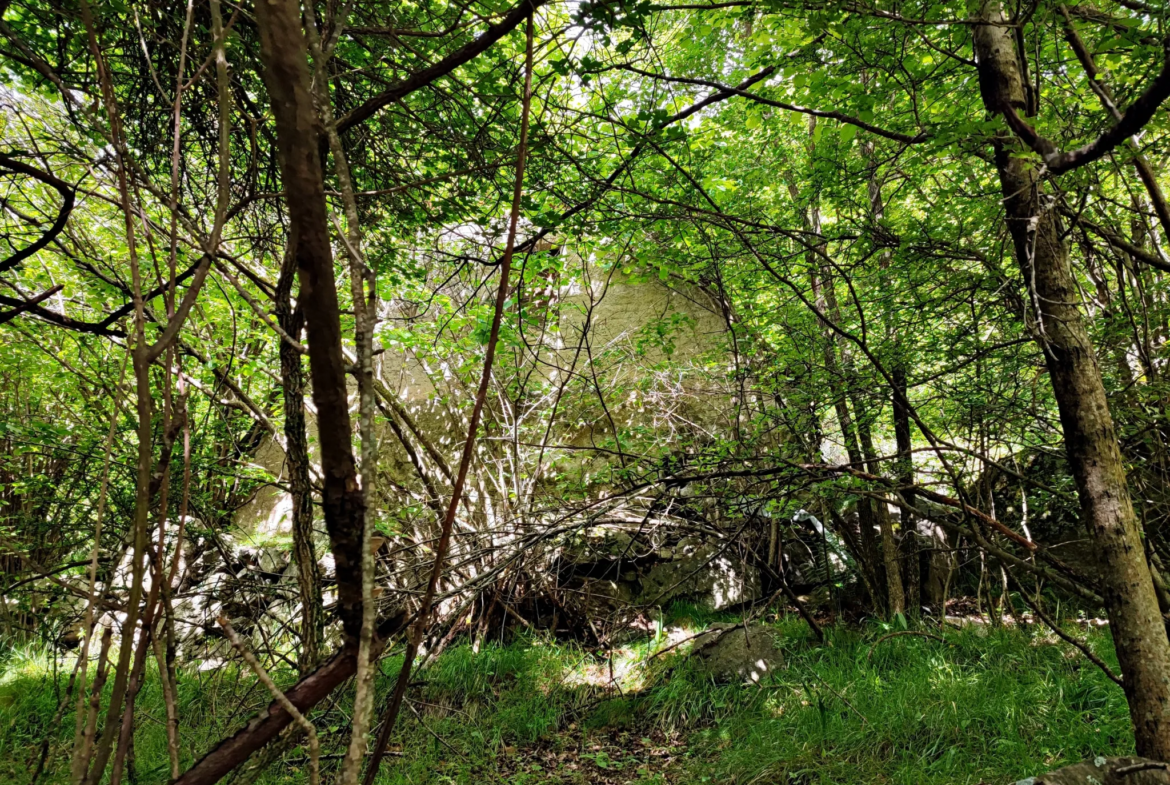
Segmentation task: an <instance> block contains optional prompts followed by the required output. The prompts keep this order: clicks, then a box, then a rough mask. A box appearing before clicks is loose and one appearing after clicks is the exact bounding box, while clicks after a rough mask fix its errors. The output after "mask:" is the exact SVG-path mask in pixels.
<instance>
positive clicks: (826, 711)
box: [0, 608, 1133, 785]
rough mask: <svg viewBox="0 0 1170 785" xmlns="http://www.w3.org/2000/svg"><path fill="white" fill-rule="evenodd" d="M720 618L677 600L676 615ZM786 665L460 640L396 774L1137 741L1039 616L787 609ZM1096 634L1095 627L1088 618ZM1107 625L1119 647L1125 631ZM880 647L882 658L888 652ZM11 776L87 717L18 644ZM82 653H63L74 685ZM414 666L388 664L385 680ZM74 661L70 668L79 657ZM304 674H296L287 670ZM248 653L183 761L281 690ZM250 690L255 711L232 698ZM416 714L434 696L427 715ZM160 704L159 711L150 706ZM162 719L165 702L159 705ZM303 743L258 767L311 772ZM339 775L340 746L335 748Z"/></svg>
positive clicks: (896, 769)
mask: <svg viewBox="0 0 1170 785" xmlns="http://www.w3.org/2000/svg"><path fill="white" fill-rule="evenodd" d="M683 620H689V622H690V623H693V624H695V625H701V624H706V623H708V622H709V621H711V620H712V619H711V618H710V617H709V616H704V615H703V614H701V613H698V612H695V611H694V609H686V608H681V609H678V608H676V609H674V610H673V611H672V612H671V613H668V614H667V617H666V622H665V624H666V625H667V626H669V625H671V624H674V623H679V622H681V621H683ZM776 628H777V630H778V631H779V632H780V633H781V635H782V636H783V641H784V648H785V656H786V660H787V662H786V667H784V668H782V669H780V670H778V671H776V672H774V673H772V674H770V675H769V677H767V678H766V679H765V681H764V682H763V684H762V685H761V686H758V687H757V686H743V685H716V684H713V683H711V682H709V681H708V680H706V679H704V678H703V677H701V676H700V675H699V674H697V673H695V672H694V671H692V670H691V669H690V668H689V667H688V665H687V663H686V661H685V658H683V657H681V656H679V657H676V656H673V655H667V656H664V657H656V658H655V657H652V656H651V655H652V654H653V652H654V651H655V648H654V647H655V645H658V646H661V645H665V644H664V643H662V642H661V641H660V642H659V643H658V644H654V643H653V641H649V640H645V641H641V642H638V643H635V644H630V645H627V646H625V647H624V648H622V649H621V650H619V651H617V652H614V654H613V666H614V669H615V672H616V673H617V674H618V675H619V679H620V684H621V690H620V691H618V690H617V689H613V688H612V687H610V686H608V685H606V684H605V681H606V680H607V679H608V673H609V665H610V659H609V656H608V654H607V653H604V652H602V653H599V654H593V653H588V652H584V651H582V650H581V649H579V648H577V647H575V646H571V645H565V644H562V643H556V642H553V641H549V640H546V639H542V638H529V639H525V640H522V641H518V642H515V643H513V644H511V645H508V646H499V645H491V644H488V645H485V646H484V647H483V648H482V649H481V650H479V651H478V652H475V651H473V650H472V649H471V647H469V646H459V647H454V648H451V649H449V650H448V651H446V652H445V653H444V654H443V655H442V656H441V657H440V658H439V659H438V660H437V661H436V662H435V663H434V664H433V665H432V666H431V667H429V668H427V669H426V670H425V671H423V672H422V673H421V674H420V675H419V677H418V678H419V679H420V680H421V681H423V682H424V684H423V685H422V686H418V687H415V688H414V689H412V691H411V693H410V694H411V697H412V698H413V700H414V703H413V707H414V708H413V710H410V709H407V710H405V711H404V715H403V721H402V722H401V725H400V728H399V731H398V732H397V733H396V734H395V738H394V740H393V749H394V751H395V752H396V753H400V754H398V755H396V756H395V757H393V758H392V759H390V760H389V761H388V764H387V765H386V766H384V768H383V772H382V775H381V776H380V778H379V782H380V783H382V785H390V784H391V783H394V784H395V785H405V784H406V783H479V782H505V783H510V784H513V785H521V784H522V783H523V784H524V785H538V784H539V783H577V782H580V783H586V782H631V783H633V782H641V783H646V785H649V784H650V783H665V782H672V783H674V782H685V783H690V782H698V783H701V782H717V783H721V785H726V784H730V783H736V784H738V785H743V784H745V783H760V784H761V785H762V784H763V783H800V784H801V785H811V784H812V783H825V784H826V785H827V784H828V783H887V782H888V783H907V784H908V783H948V784H949V783H971V784H972V785H974V783H979V782H989V783H997V782H1003V783H1007V782H1012V781H1014V780H1017V779H1020V778H1023V777H1025V776H1030V775H1034V774H1038V773H1041V772H1042V771H1046V770H1048V769H1050V768H1053V767H1055V766H1059V765H1061V764H1063V763H1066V762H1071V761H1074V760H1081V759H1084V758H1089V757H1094V756H1096V755H1111V754H1123V753H1128V752H1131V750H1132V746H1133V739H1132V733H1131V731H1130V727H1129V720H1128V713H1127V709H1126V704H1125V700H1124V696H1123V695H1122V693H1121V690H1120V689H1119V688H1117V687H1116V686H1115V685H1113V684H1112V683H1111V682H1110V681H1108V680H1107V679H1106V678H1105V677H1104V676H1103V675H1102V674H1101V673H1100V672H1099V671H1098V670H1097V669H1096V668H1095V667H1094V666H1093V665H1091V664H1090V663H1088V662H1086V661H1085V660H1084V659H1083V658H1082V657H1081V656H1080V655H1079V654H1078V653H1076V652H1074V651H1072V650H1071V649H1070V648H1069V647H1068V646H1066V645H1065V644H1063V643H1059V642H1056V641H1054V640H1053V639H1052V638H1051V637H1050V636H1047V635H1044V634H1042V633H1041V632H1040V631H1037V630H1025V631H1021V630H1014V629H999V630H987V629H975V628H967V629H965V630H962V631H958V630H947V631H946V632H945V633H944V635H945V637H946V639H947V643H945V644H944V643H940V642H938V641H935V640H931V639H928V638H924V637H913V636H905V637H899V638H893V639H889V640H886V641H884V642H882V643H881V644H880V645H878V646H876V647H874V645H873V644H874V642H875V641H876V640H877V639H878V638H880V637H881V636H882V635H883V634H884V633H885V632H886V631H887V630H886V629H885V628H883V627H880V626H870V627H866V628H863V629H860V630H858V629H844V628H836V629H830V630H829V631H828V635H829V639H828V641H827V643H826V645H824V646H819V645H815V644H814V643H813V642H812V641H811V640H810V638H809V635H808V633H807V631H806V630H805V628H804V627H803V626H802V624H801V622H800V620H799V619H781V620H780V621H778V622H776ZM1081 634H1083V632H1082V633H1081ZM1090 640H1091V643H1092V645H1093V646H1094V647H1095V649H1096V650H1097V651H1098V653H1099V654H1100V655H1101V656H1102V657H1103V658H1104V659H1106V661H1108V662H1110V663H1115V659H1114V656H1113V651H1112V647H1111V645H1110V643H1109V638H1108V633H1107V632H1101V631H1096V632H1093V633H1091V635H1090ZM871 651H872V656H871ZM0 657H2V659H0V670H2V672H3V675H2V676H0V782H4V783H14V785H17V784H19V783H25V782H27V778H28V776H29V774H30V772H31V769H32V764H30V763H29V761H30V760H34V759H35V757H36V756H37V755H38V754H39V749H40V742H41V740H42V739H43V738H44V734H45V733H46V732H47V731H50V730H52V731H54V738H55V739H56V742H57V743H56V744H55V745H54V748H53V754H52V755H51V757H50V769H49V772H48V775H47V776H46V777H45V778H43V779H42V782H62V781H63V779H64V775H65V771H66V770H67V767H68V760H67V758H68V744H69V741H70V739H71V737H72V727H73V725H72V715H71V714H66V717H65V719H64V721H63V722H61V723H60V725H59V727H57V728H56V729H50V728H49V722H50V720H51V719H52V716H53V713H54V711H55V710H56V706H57V700H58V698H57V696H56V691H55V688H54V682H53V679H54V675H53V670H52V667H51V661H50V660H49V659H47V658H46V657H45V656H44V655H40V654H37V653H36V652H32V651H29V650H11V649H10V650H6V651H3V652H0ZM68 667H71V663H67V664H65V665H61V666H59V672H58V676H57V678H58V680H59V683H60V684H62V685H63V684H64V682H65V680H66V679H67V677H68ZM398 667H399V663H398V661H397V660H394V659H389V660H387V661H385V662H384V663H383V670H382V675H381V677H380V680H379V685H378V686H379V693H380V694H384V693H385V691H387V690H388V689H389V688H390V685H391V684H392V681H393V678H394V676H395V675H396V671H397V669H398ZM62 671H63V673H62ZM277 676H278V678H279V679H280V680H281V681H282V682H284V683H287V682H289V681H291V680H292V679H293V678H294V676H293V674H291V673H289V672H287V671H282V672H279V673H278V674H277ZM253 683H254V680H253V679H252V678H251V677H250V676H249V675H247V674H244V675H241V674H240V673H239V672H238V671H236V670H235V669H233V668H220V669H217V670H215V671H209V672H204V673H202V674H200V673H196V672H189V673H185V674H184V675H183V677H182V679H181V685H180V714H181V717H182V725H183V741H184V744H183V746H184V762H185V765H188V764H189V763H190V762H191V761H192V760H194V756H195V755H196V754H197V753H198V752H200V751H202V750H205V749H206V748H207V747H208V746H209V745H210V744H211V743H212V742H214V741H215V740H216V739H218V738H220V737H221V736H222V735H224V734H225V733H227V732H229V731H230V730H232V729H234V728H235V727H238V726H239V725H240V724H241V723H242V722H243V721H244V720H245V719H246V718H247V717H248V716H249V715H250V714H251V713H253V712H254V711H256V710H257V709H258V708H259V707H260V706H261V705H263V704H264V703H265V702H266V699H265V696H264V695H263V694H262V693H261V692H260V691H258V690H256V689H255V688H254V687H253ZM241 699H243V703H244V709H242V710H241V711H239V712H237V713H234V714H233V713H232V711H233V709H235V708H236V706H237V705H238V704H239V703H240V702H241ZM139 705H140V706H142V707H143V710H144V712H145V714H144V715H143V717H141V718H140V726H139V733H138V736H137V737H136V739H137V740H136V744H137V750H136V752H137V760H138V771H139V782H140V783H142V785H149V784H150V783H162V782H165V781H166V773H167V764H166V746H165V735H164V733H163V728H162V725H161V724H160V723H159V722H158V721H157V719H161V718H162V717H164V716H165V714H164V711H163V707H162V701H161V695H160V694H159V690H158V682H157V680H156V679H149V680H148V682H147V685H146V687H145V688H144V691H143V693H142V695H141V696H140V698H139ZM416 712H417V713H416ZM146 715H149V717H147V716H146ZM347 717H348V707H347V706H346V705H345V704H344V701H343V702H342V703H341V704H340V705H338V706H337V707H335V708H333V709H332V710H330V711H325V712H318V713H316V714H315V715H313V717H312V719H313V720H314V722H315V723H316V725H317V727H318V729H319V732H320V734H321V737H322V748H323V752H325V753H337V752H340V751H341V750H342V749H343V745H344V744H345V741H346V726H347ZM155 718H157V719H155ZM304 754H305V753H304V749H303V748H298V749H297V750H293V751H292V752H290V753H288V754H287V755H286V756H285V760H284V762H282V763H280V764H277V765H275V766H273V767H272V768H271V769H270V770H269V772H268V774H267V775H266V776H265V777H264V778H262V779H261V780H260V781H261V782H263V783H269V785H276V783H301V782H306V781H307V773H306V770H305V768H304V764H303V759H304ZM323 765H324V767H325V771H324V775H325V776H324V781H330V780H331V779H332V776H333V771H334V769H333V768H332V767H334V766H336V761H335V760H329V761H326V762H325V763H324V764H323Z"/></svg>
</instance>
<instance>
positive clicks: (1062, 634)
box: [1008, 572, 1125, 688]
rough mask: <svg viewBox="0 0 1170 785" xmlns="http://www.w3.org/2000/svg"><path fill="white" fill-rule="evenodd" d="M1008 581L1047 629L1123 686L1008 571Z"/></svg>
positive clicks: (1122, 685)
mask: <svg viewBox="0 0 1170 785" xmlns="http://www.w3.org/2000/svg"><path fill="white" fill-rule="evenodd" d="M1008 582H1009V583H1010V584H1011V585H1012V586H1013V587H1014V588H1015V590H1016V591H1017V592H1018V593H1019V595H1020V598H1021V599H1023V601H1024V602H1025V604H1027V606H1028V607H1029V608H1031V609H1032V612H1033V613H1035V614H1036V615H1037V616H1039V617H1040V620H1041V621H1042V622H1044V623H1045V624H1046V625H1048V629H1050V630H1052V631H1053V632H1054V633H1056V635H1057V637H1059V638H1060V639H1061V640H1063V641H1065V642H1066V643H1068V644H1071V645H1072V646H1074V647H1076V648H1077V649H1078V650H1079V651H1080V652H1081V654H1083V655H1085V657H1087V658H1088V660H1089V662H1091V663H1093V664H1094V665H1096V666H1097V667H1098V668H1100V669H1101V671H1102V673H1104V674H1105V675H1106V676H1108V677H1109V680H1110V681H1112V682H1113V683H1114V684H1116V685H1117V686H1118V687H1122V688H1124V687H1125V683H1124V682H1123V680H1122V678H1121V677H1120V676H1118V675H1117V674H1116V673H1114V672H1113V671H1112V670H1111V669H1110V668H1109V666H1108V665H1106V664H1105V661H1104V660H1102V659H1101V658H1100V657H1098V656H1097V655H1096V654H1094V653H1093V652H1092V650H1090V649H1089V647H1088V646H1087V645H1086V644H1084V643H1081V642H1080V641H1079V640H1077V639H1076V638H1074V637H1073V636H1071V635H1069V634H1068V633H1067V632H1065V631H1064V630H1062V629H1060V627H1059V626H1058V625H1057V624H1056V622H1054V621H1053V620H1052V619H1050V618H1049V617H1048V614H1046V613H1045V612H1044V611H1042V610H1040V605H1039V604H1038V603H1036V602H1034V601H1033V600H1032V598H1031V597H1029V596H1028V593H1027V592H1026V591H1024V589H1023V587H1022V586H1020V584H1019V583H1017V582H1016V579H1015V578H1014V577H1013V576H1012V574H1011V573H1010V572H1009V573H1008Z"/></svg>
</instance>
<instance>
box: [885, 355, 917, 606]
mask: <svg viewBox="0 0 1170 785" xmlns="http://www.w3.org/2000/svg"><path fill="white" fill-rule="evenodd" d="M890 375H891V376H892V377H893V381H894V386H895V387H896V388H897V389H896V390H895V391H894V395H893V404H894V440H895V441H896V442H897V445H898V460H897V462H896V463H895V465H894V476H895V477H896V478H897V480H898V484H899V485H901V486H902V487H904V488H909V487H910V486H912V485H914V454H913V452H912V450H913V442H912V440H911V431H910V410H909V408H907V407H906V406H905V404H904V402H905V401H908V400H909V398H908V397H907V393H908V392H909V388H908V386H907V382H906V365H905V361H904V359H903V358H902V357H898V358H896V361H895V363H894V367H893V369H892V371H891V373H890ZM902 498H903V499H905V500H906V504H907V505H908V507H910V508H913V507H914V502H915V497H914V492H913V491H910V490H904V491H902ZM900 550H901V552H902V560H901V563H900V564H899V567H900V568H901V570H902V587H903V589H904V590H905V595H906V609H907V610H908V611H909V612H910V613H911V614H913V615H917V613H918V608H919V607H920V606H921V604H922V599H921V598H922V571H921V569H920V566H919V559H918V556H919V550H920V546H919V540H918V522H917V521H916V520H915V519H914V514H913V513H911V512H910V510H909V509H907V508H906V507H903V508H902V542H901V547H900Z"/></svg>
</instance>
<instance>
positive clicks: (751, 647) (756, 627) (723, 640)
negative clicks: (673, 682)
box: [691, 624, 784, 682]
mask: <svg viewBox="0 0 1170 785" xmlns="http://www.w3.org/2000/svg"><path fill="white" fill-rule="evenodd" d="M691 660H692V661H693V662H694V663H695V667H696V669H697V670H698V671H699V672H700V673H705V674H707V675H708V676H711V677H712V678H714V679H715V680H716V681H736V680H743V681H750V682H759V681H760V680H761V679H763V677H764V676H766V675H767V674H769V673H771V672H772V671H774V670H776V669H777V668H780V667H782V666H783V665H784V653H783V652H782V651H780V647H779V646H777V645H776V631H775V630H773V629H772V628H771V627H767V626H765V625H763V624H749V625H747V626H746V627H745V626H744V625H742V624H712V625H711V626H710V627H709V628H707V630H706V631H704V632H703V633H702V634H701V635H699V636H698V637H697V638H695V643H694V646H693V647H692V648H691Z"/></svg>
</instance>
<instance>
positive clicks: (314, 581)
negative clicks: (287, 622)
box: [276, 253, 323, 676]
mask: <svg viewBox="0 0 1170 785" xmlns="http://www.w3.org/2000/svg"><path fill="white" fill-rule="evenodd" d="M295 276H296V256H295V255H294V254H291V253H286V254H285V259H284V266H283V267H282V269H281V271H280V278H279V279H278V280H277V283H276V319H277V322H278V323H279V324H280V328H281V329H282V330H284V331H285V333H286V334H288V335H289V336H292V337H293V338H296V337H298V336H299V335H300V334H301V328H302V327H303V326H304V317H302V315H301V314H300V312H299V311H298V310H294V309H293V307H292V301H291V297H290V295H291V293H292V292H291V290H292V282H293V278H294V277H295ZM280 380H281V394H282V397H283V399H284V440H285V446H284V456H285V457H284V465H285V469H286V471H287V473H288V484H289V492H290V495H291V496H292V533H293V551H294V555H295V556H296V561H297V585H298V587H299V589H300V592H301V656H300V658H299V660H298V663H297V665H298V667H299V669H300V673H301V675H302V676H305V675H307V674H308V673H310V672H311V671H312V670H313V668H315V667H317V663H318V662H320V661H321V639H322V633H323V624H322V619H321V608H322V601H321V570H320V568H319V567H318V566H317V554H316V549H315V548H314V546H313V486H312V484H311V483H310V482H309V443H308V434H307V431H306V427H305V374H304V368H303V367H302V366H301V354H300V352H298V351H297V350H296V347H294V346H292V345H291V344H289V342H288V341H285V340H283V339H282V340H281V341H280Z"/></svg>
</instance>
